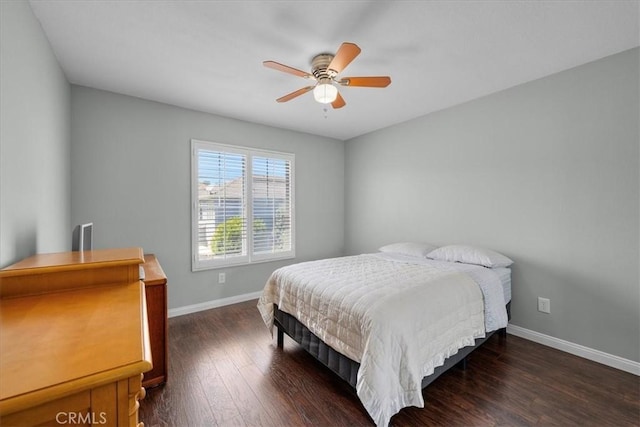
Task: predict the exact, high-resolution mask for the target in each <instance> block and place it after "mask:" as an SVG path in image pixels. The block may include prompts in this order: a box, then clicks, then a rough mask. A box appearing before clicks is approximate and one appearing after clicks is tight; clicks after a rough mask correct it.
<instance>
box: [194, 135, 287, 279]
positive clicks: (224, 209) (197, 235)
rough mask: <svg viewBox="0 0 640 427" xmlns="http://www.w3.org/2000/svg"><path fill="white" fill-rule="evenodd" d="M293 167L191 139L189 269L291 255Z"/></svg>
mask: <svg viewBox="0 0 640 427" xmlns="http://www.w3.org/2000/svg"><path fill="white" fill-rule="evenodd" d="M293 162H294V157H293V155H291V154H285V153H276V152H268V151H263V150H255V149H249V148H244V147H237V146H230V145H223V144H214V143H210V142H203V141H196V140H192V199H193V216H192V218H193V219H192V234H193V237H192V241H193V266H192V268H193V270H202V269H207V268H217V267H222V266H228V265H240V264H247V263H251V262H260V261H267V260H273V259H283V258H292V257H294V256H295V251H294V246H295V243H294V242H295V236H294V234H295V227H294V223H295V221H294V203H293V194H294V192H293ZM249 218H251V221H249ZM250 224H252V226H251V227H250Z"/></svg>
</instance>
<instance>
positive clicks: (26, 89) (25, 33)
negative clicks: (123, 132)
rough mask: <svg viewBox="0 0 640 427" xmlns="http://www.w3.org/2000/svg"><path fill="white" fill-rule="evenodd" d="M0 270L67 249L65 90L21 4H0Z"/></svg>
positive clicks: (29, 14) (41, 35) (49, 52)
mask: <svg viewBox="0 0 640 427" xmlns="http://www.w3.org/2000/svg"><path fill="white" fill-rule="evenodd" d="M0 31H1V32H0V93H2V97H1V104H0V267H5V266H7V265H9V264H12V263H14V262H16V261H18V260H20V259H22V258H24V257H27V256H30V255H33V254H35V253H37V252H60V251H65V250H69V249H70V248H71V227H70V222H69V219H70V182H69V179H70V175H69V156H70V154H69V153H70V116H69V115H70V87H69V83H67V80H66V78H65V76H64V74H63V72H62V70H61V69H60V67H59V65H58V62H57V60H56V58H55V56H54V54H53V51H52V50H51V47H50V46H49V41H48V40H47V39H46V37H45V35H44V32H43V31H42V28H41V27H40V23H39V22H38V21H37V20H36V18H35V16H34V15H33V13H32V12H31V8H30V7H29V4H28V3H27V2H26V1H24V2H23V1H19V2H18V1H1V2H0Z"/></svg>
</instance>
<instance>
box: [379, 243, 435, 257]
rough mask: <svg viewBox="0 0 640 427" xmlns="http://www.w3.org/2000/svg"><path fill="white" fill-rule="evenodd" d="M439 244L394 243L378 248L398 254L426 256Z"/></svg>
mask: <svg viewBox="0 0 640 427" xmlns="http://www.w3.org/2000/svg"><path fill="white" fill-rule="evenodd" d="M435 248H437V246H434V245H430V244H428V243H412V242H403V243H392V244H390V245H386V246H383V247H381V248H380V249H378V250H379V251H380V252H393V253H396V254H402V255H409V256H415V257H420V258H424V257H426V256H427V254H428V253H429V252H431V251H433V250H434V249H435Z"/></svg>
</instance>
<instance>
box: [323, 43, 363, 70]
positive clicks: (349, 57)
mask: <svg viewBox="0 0 640 427" xmlns="http://www.w3.org/2000/svg"><path fill="white" fill-rule="evenodd" d="M359 54H360V48H359V47H358V46H357V45H356V44H354V43H348V42H344V43H342V44H341V45H340V48H339V49H338V52H336V56H334V57H333V60H331V63H330V64H329V66H328V67H327V70H329V71H332V72H334V73H335V74H338V73H340V71H342V70H344V69H345V68H347V65H349V64H350V63H351V61H353V60H354V59H355V57H356V56H358V55H359ZM335 74H334V75H335Z"/></svg>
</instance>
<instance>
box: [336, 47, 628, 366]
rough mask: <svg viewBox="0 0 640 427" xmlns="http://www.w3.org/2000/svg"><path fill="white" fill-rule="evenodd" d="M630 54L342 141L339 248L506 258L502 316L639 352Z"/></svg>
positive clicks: (614, 350)
mask: <svg viewBox="0 0 640 427" xmlns="http://www.w3.org/2000/svg"><path fill="white" fill-rule="evenodd" d="M638 61H639V57H638V49H634V50H630V51H626V52H623V53H620V54H617V55H614V56H611V57H608V58H605V59H602V60H599V61H596V62H593V63H589V64H586V65H583V66H580V67H577V68H574V69H571V70H568V71H565V72H562V73H559V74H555V75H552V76H550V77H547V78H543V79H540V80H537V81H533V82H530V83H528V84H524V85H521V86H517V87H514V88H511V89H509V90H506V91H503V92H499V93H496V94H493V95H490V96H487V97H484V98H481V99H478V100H475V101H472V102H469V103H466V104H463V105H460V106H456V107H453V108H450V109H447V110H444V111H440V112H437V113H434V114H430V115H428V116H425V117H421V118H417V119H414V120H411V121H408V122H405V123H403V124H400V125H396V126H392V127H389V128H386V129H383V130H380V131H377V132H374V133H371V134H368V135H364V136H361V137H358V138H355V139H353V140H350V141H348V142H347V143H346V160H345V163H346V165H347V169H346V174H345V179H346V190H345V191H346V204H345V209H346V223H345V230H346V238H345V249H346V252H347V253H359V252H368V251H372V250H375V249H376V248H377V247H378V246H380V245H382V244H385V243H390V242H394V241H404V240H409V241H426V242H433V243H436V244H450V243H471V244H477V245H481V246H485V247H489V248H493V249H495V250H498V251H500V252H503V253H504V254H506V255H507V256H509V257H511V258H512V259H514V260H515V265H514V266H513V320H512V323H513V324H515V325H518V326H521V327H524V328H527V329H531V330H534V331H537V332H540V333H543V334H547V335H551V336H554V337H557V338H560V339H564V340H567V341H570V342H573V343H577V344H581V345H584V346H587V347H590V348H594V349H598V350H601V351H604V352H607V353H611V354H615V355H618V356H621V357H624V358H627V359H630V360H634V361H640V356H639V351H640V343H639V339H640V284H639V277H638V274H639V273H638V264H639V249H638V239H639V233H640V230H639V229H638V228H639V216H638V211H639V204H640V202H639V200H638V199H639V181H640V178H639V175H638V158H639V150H638V146H639V142H638V141H639V134H638V119H639V111H638V104H639V95H638V89H639V88H638V80H639V72H638ZM538 296H542V297H547V298H550V299H551V314H543V313H539V312H538V311H537V297H538Z"/></svg>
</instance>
